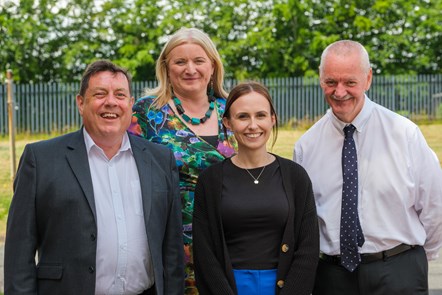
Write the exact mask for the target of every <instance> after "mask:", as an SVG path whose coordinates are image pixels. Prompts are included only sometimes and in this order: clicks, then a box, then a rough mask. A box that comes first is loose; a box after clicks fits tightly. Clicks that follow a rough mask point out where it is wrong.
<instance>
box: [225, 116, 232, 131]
mask: <svg viewBox="0 0 442 295" xmlns="http://www.w3.org/2000/svg"><path fill="white" fill-rule="evenodd" d="M223 124H224V126H226V128H227V129H230V130H232V128H231V127H230V120H229V119H228V118H227V117H223ZM232 131H233V130H232Z"/></svg>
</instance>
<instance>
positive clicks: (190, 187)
mask: <svg viewBox="0 0 442 295" xmlns="http://www.w3.org/2000/svg"><path fill="white" fill-rule="evenodd" d="M154 99H155V97H152V96H148V97H143V98H140V99H138V100H137V101H136V103H135V104H134V106H133V112H134V113H133V117H132V123H131V125H130V127H129V132H131V133H133V134H135V135H138V136H141V137H144V138H146V139H148V140H150V141H152V142H155V143H158V144H163V145H165V146H167V147H168V148H170V149H171V150H172V151H173V153H174V155H175V159H176V163H177V166H178V170H179V176H180V195H181V201H182V213H183V238H184V254H185V264H186V265H185V271H186V277H185V287H186V291H185V294H197V291H196V287H195V276H194V273H193V257H192V215H193V199H194V191H195V185H196V181H197V179H198V176H199V174H200V173H201V172H202V171H203V170H204V169H206V168H207V167H209V166H211V165H212V164H214V163H217V162H221V161H222V160H224V159H225V158H228V157H231V156H232V155H233V153H234V148H233V147H232V145H231V143H232V142H233V134H232V133H230V132H229V133H228V135H227V137H228V138H225V135H224V132H223V127H222V120H221V118H222V114H223V113H224V108H225V103H226V101H225V99H223V98H217V99H216V101H215V109H216V112H214V113H216V115H217V116H218V122H219V123H218V130H219V132H218V140H217V146H216V148H215V147H214V146H213V145H211V144H209V143H208V142H206V141H205V140H204V139H203V138H201V137H200V136H198V135H196V134H195V133H194V132H193V131H192V130H191V129H190V128H189V127H187V125H186V124H185V123H184V122H183V121H182V120H181V118H180V117H179V116H177V115H176V114H175V112H174V111H173V109H172V108H171V107H170V106H169V104H166V105H164V106H163V107H161V108H159V109H158V108H155V107H154V106H153V105H152V103H153V101H154Z"/></svg>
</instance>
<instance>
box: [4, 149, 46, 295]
mask: <svg viewBox="0 0 442 295" xmlns="http://www.w3.org/2000/svg"><path fill="white" fill-rule="evenodd" d="M36 176H37V171H36V160H35V156H34V153H33V151H32V148H31V145H27V146H26V147H25V150H24V152H23V155H22V157H21V159H20V164H19V168H18V172H17V176H16V178H15V180H14V195H13V197H12V202H11V206H10V209H9V215H8V222H7V229H6V240H5V258H4V278H5V282H4V284H5V286H4V287H5V294H9V295H14V294H17V295H19V294H20V295H30V294H37V270H36V264H35V254H36V249H37V241H38V238H37V222H36V213H35V200H36Z"/></svg>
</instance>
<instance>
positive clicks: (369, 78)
mask: <svg viewBox="0 0 442 295" xmlns="http://www.w3.org/2000/svg"><path fill="white" fill-rule="evenodd" d="M372 78H373V70H372V68H370V70H369V71H368V73H367V81H366V84H365V91H368V90H369V89H370V86H371V81H372Z"/></svg>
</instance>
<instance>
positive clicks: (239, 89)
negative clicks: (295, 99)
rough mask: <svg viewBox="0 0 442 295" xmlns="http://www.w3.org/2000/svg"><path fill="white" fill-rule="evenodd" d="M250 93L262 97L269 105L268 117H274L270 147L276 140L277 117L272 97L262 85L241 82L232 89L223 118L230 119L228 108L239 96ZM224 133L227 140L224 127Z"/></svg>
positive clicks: (252, 82)
mask: <svg viewBox="0 0 442 295" xmlns="http://www.w3.org/2000/svg"><path fill="white" fill-rule="evenodd" d="M251 92H256V93H259V94H261V95H262V96H264V97H265V98H266V99H267V101H268V102H269V104H270V115H273V116H275V125H273V128H272V131H273V139H272V147H273V146H274V145H275V142H276V139H277V138H278V115H277V114H276V111H275V107H274V105H273V100H272V96H271V95H270V92H269V90H268V89H267V87H265V86H264V85H263V84H261V83H259V82H255V81H247V82H242V83H239V84H238V85H236V86H235V87H233V89H232V90H231V91H230V93H229V96H228V97H227V102H226V108H225V110H224V114H223V117H226V118H228V119H229V118H230V107H231V106H232V104H233V103H234V102H235V101H236V100H237V99H238V98H240V97H241V96H243V95H246V94H249V93H251ZM224 133H225V134H226V138H227V129H226V126H224Z"/></svg>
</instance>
